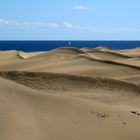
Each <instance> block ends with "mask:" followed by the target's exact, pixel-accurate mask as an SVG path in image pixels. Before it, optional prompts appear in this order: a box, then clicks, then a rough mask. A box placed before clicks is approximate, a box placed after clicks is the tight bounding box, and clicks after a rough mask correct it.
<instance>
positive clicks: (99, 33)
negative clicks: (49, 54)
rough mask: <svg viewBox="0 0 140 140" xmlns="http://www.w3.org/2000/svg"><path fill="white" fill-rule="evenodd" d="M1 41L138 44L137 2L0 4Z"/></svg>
mask: <svg viewBox="0 0 140 140" xmlns="http://www.w3.org/2000/svg"><path fill="white" fill-rule="evenodd" d="M0 40H140V0H0Z"/></svg>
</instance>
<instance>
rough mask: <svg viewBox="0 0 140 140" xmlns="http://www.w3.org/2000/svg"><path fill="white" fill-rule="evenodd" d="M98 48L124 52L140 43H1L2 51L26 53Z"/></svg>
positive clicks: (139, 45) (138, 45)
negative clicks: (103, 47) (105, 47)
mask: <svg viewBox="0 0 140 140" xmlns="http://www.w3.org/2000/svg"><path fill="white" fill-rule="evenodd" d="M98 46H107V47H110V48H114V49H119V50H122V49H130V48H136V47H140V41H70V40H68V41H0V50H21V51H26V52H33V51H48V50H52V49H55V48H58V47H77V48H82V47H89V48H95V47H98Z"/></svg>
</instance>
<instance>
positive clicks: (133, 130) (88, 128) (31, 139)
mask: <svg viewBox="0 0 140 140" xmlns="http://www.w3.org/2000/svg"><path fill="white" fill-rule="evenodd" d="M139 59H140V48H135V49H129V50H114V49H110V48H108V47H102V46H100V47H97V48H82V49H77V48H68V47H65V48H58V49H55V50H51V51H46V52H32V53H26V52H22V51H15V50H11V51H0V140H140V62H139Z"/></svg>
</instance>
